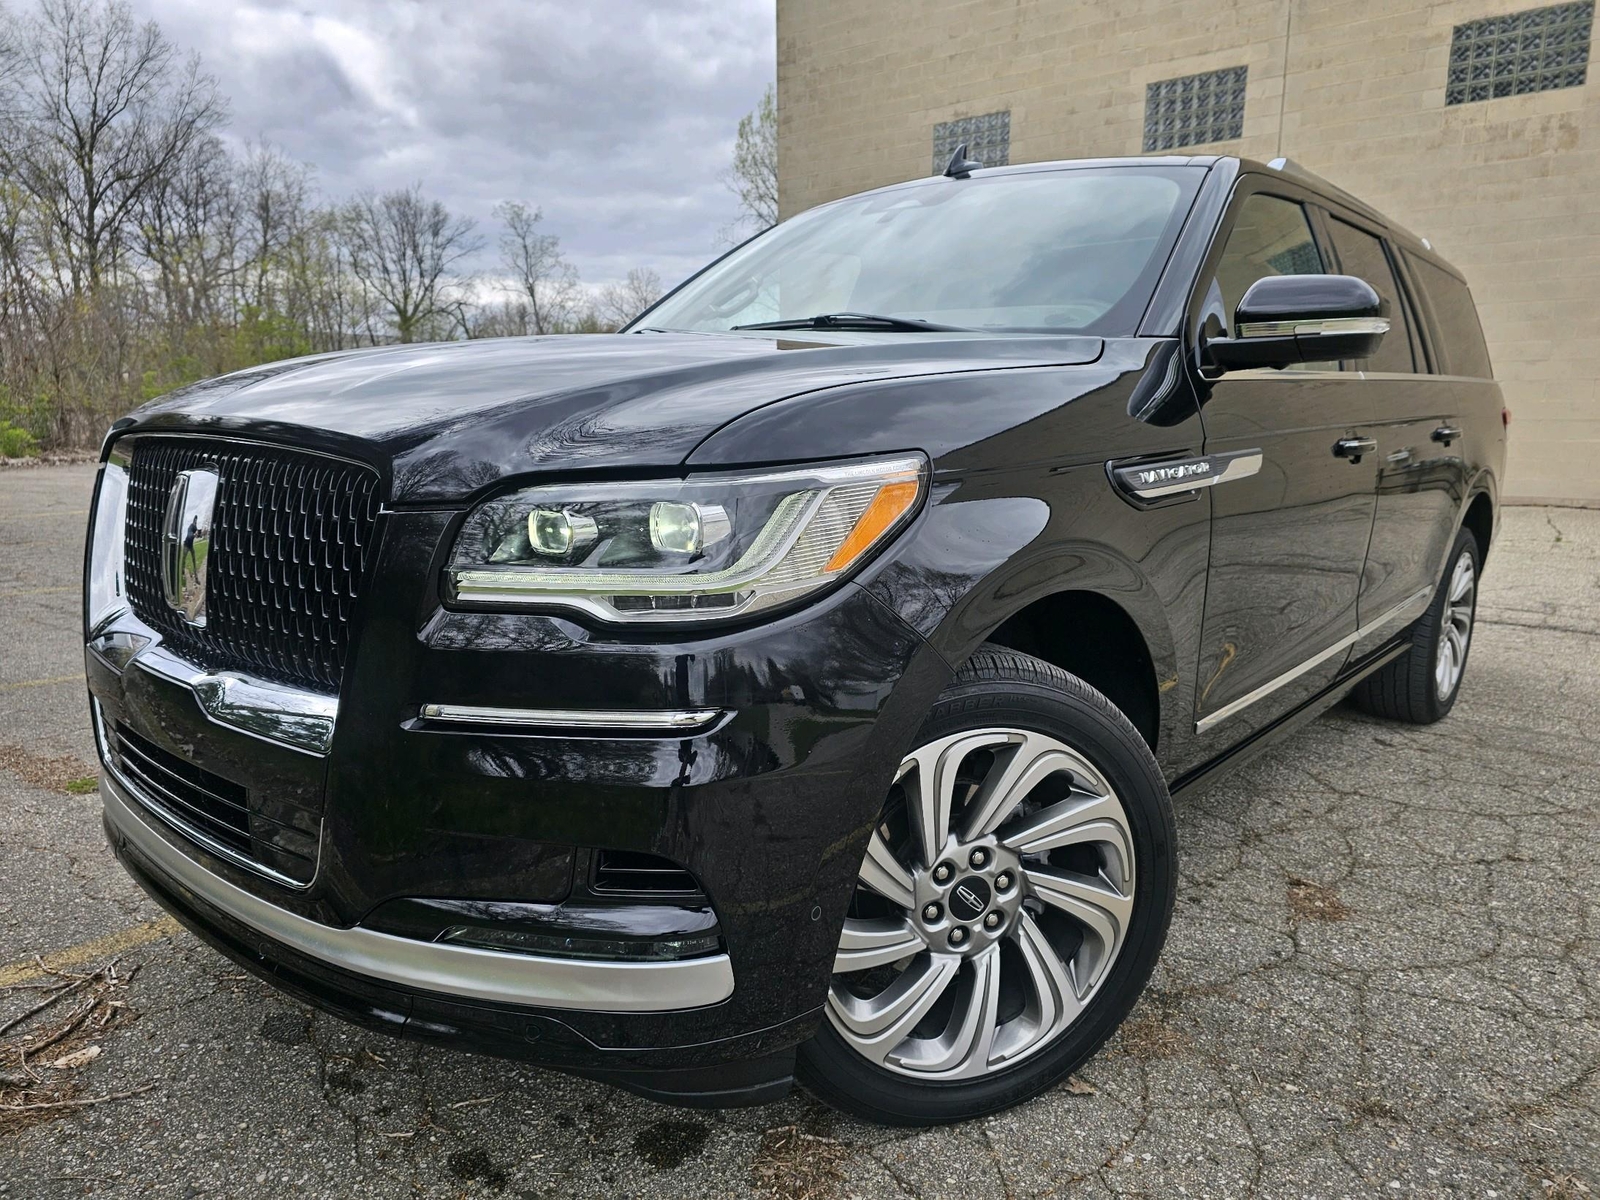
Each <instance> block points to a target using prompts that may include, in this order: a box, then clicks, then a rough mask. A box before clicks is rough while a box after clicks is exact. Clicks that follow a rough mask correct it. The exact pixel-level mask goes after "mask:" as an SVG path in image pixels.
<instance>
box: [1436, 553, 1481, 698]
mask: <svg viewBox="0 0 1600 1200" xmlns="http://www.w3.org/2000/svg"><path fill="white" fill-rule="evenodd" d="M1477 590H1478V577H1477V571H1476V569H1475V568H1474V566H1473V562H1472V552H1471V551H1470V550H1463V551H1462V552H1461V556H1460V557H1459V558H1457V559H1456V565H1455V568H1454V569H1453V570H1452V571H1451V572H1450V584H1449V588H1448V590H1447V591H1446V592H1445V601H1444V612H1443V614H1442V622H1443V623H1442V628H1441V629H1440V637H1439V646H1438V651H1437V653H1436V655H1435V659H1434V664H1433V683H1434V688H1435V690H1436V692H1437V694H1438V697H1439V699H1440V700H1441V701H1442V700H1448V699H1449V698H1450V697H1451V696H1452V695H1453V694H1454V693H1455V690H1456V685H1458V684H1459V683H1460V682H1461V673H1462V671H1464V670H1465V669H1466V665H1467V646H1468V644H1469V643H1470V642H1471V640H1472V614H1473V601H1474V599H1475V598H1476V594H1477Z"/></svg>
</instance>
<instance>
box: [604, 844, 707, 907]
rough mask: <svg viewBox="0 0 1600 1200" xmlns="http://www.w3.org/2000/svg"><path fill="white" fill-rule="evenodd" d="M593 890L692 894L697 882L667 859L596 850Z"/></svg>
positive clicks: (651, 893)
mask: <svg viewBox="0 0 1600 1200" xmlns="http://www.w3.org/2000/svg"><path fill="white" fill-rule="evenodd" d="M594 890H595V891H597V892H606V893H626V894H630V895H635V896H637V895H650V896H694V895H698V894H699V892H700V885H699V884H698V883H696V882H695V878H694V876H693V875H691V874H689V872H687V871H685V870H684V869H683V868H682V867H680V866H679V865H678V864H677V863H675V862H673V861H672V860H671V859H666V858H661V857H659V856H658V855H655V854H641V853H640V852H638V851H636V850H597V851H596V852H595V858H594Z"/></svg>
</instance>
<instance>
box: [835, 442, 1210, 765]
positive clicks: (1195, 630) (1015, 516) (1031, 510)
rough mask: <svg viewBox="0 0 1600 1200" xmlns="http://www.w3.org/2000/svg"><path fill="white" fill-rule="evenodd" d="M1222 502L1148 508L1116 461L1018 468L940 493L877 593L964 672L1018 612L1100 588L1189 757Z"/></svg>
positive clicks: (875, 583) (1170, 752) (880, 570)
mask: <svg viewBox="0 0 1600 1200" xmlns="http://www.w3.org/2000/svg"><path fill="white" fill-rule="evenodd" d="M1209 520H1210V508H1209V497H1208V496H1207V495H1206V494H1204V493H1201V494H1200V495H1198V496H1197V497H1196V498H1195V499H1194V500H1191V501H1189V502H1186V503H1179V504H1175V505H1171V506H1168V507H1165V508H1158V509H1152V510H1150V511H1146V512H1140V511H1137V510H1135V509H1133V508H1132V507H1131V506H1129V505H1128V504H1126V503H1124V502H1123V501H1122V500H1121V499H1120V498H1119V497H1118V496H1117V495H1116V494H1115V493H1114V492H1113V491H1112V489H1111V487H1110V485H1109V484H1108V482H1107V480H1106V475H1105V472H1104V470H1103V469H1100V468H1098V467H1081V468H1075V469H1069V470H1066V471H1039V472H1023V471H1019V472H1008V473H1006V474H1004V475H1000V476H996V475H985V476H980V477H976V478H973V479H969V480H966V481H963V482H961V483H959V484H949V485H945V486H943V487H936V488H935V491H934V495H933V498H932V501H931V503H930V505H929V507H928V509H927V510H926V511H925V512H924V514H923V515H922V517H921V519H920V520H919V521H918V522H917V524H916V525H915V526H914V527H913V528H912V529H911V530H910V531H909V532H908V534H907V537H906V540H905V541H904V542H903V543H902V544H901V545H899V546H897V547H896V552H895V553H894V554H893V555H892V556H891V557H889V558H887V559H886V560H884V561H883V562H881V563H880V564H877V565H876V566H875V568H874V569H872V570H870V571H869V572H868V573H867V575H866V576H865V577H864V578H863V580H862V583H863V586H865V587H866V588H867V589H868V590H869V591H871V592H872V593H873V594H874V595H876V596H877V597H878V598H879V599H880V600H882V601H883V602H884V603H885V604H886V605H887V606H888V607H890V608H892V609H893V610H894V611H895V612H896V613H898V614H899V615H900V617H901V618H902V619H903V620H905V621H906V622H907V623H908V624H910V625H911V626H912V627H913V628H915V629H916V630H917V631H918V632H919V633H921V634H922V635H923V636H924V637H925V638H927V640H928V642H929V644H930V645H931V646H932V647H933V648H934V649H935V650H936V651H938V653H939V654H940V655H941V656H942V657H943V658H944V659H945V661H946V662H947V663H949V664H950V665H951V666H952V667H956V666H959V665H960V664H961V663H962V662H964V661H965V660H966V659H967V658H968V657H969V656H970V655H971V654H972V653H973V652H974V651H975V650H976V649H977V648H978V647H979V646H980V645H982V644H983V643H984V642H985V641H987V640H988V639H989V638H990V637H991V636H992V635H993V634H994V632H995V631H996V630H997V629H999V628H1000V626H1001V625H1003V624H1004V623H1005V622H1006V621H1007V620H1009V619H1010V618H1012V617H1014V616H1016V615H1017V614H1018V613H1020V612H1022V611H1023V610H1024V609H1026V608H1028V607H1029V606H1030V605H1032V604H1035V603H1037V602H1038V601H1041V600H1044V599H1046V598H1048V597H1050V596H1054V595H1056V594H1058V593H1061V592H1091V593H1094V594H1096V595H1098V596H1101V597H1104V598H1105V599H1107V600H1110V601H1111V602H1112V603H1114V604H1116V605H1117V606H1118V607H1119V608H1120V609H1121V610H1122V611H1123V612H1124V613H1126V614H1127V615H1128V617H1129V618H1130V619H1131V620H1132V621H1133V623H1134V625H1135V626H1137V628H1138V629H1139V632H1140V634H1141V635H1142V637H1143V638H1144V642H1145V647H1146V650H1147V651H1148V653H1149V655H1150V659H1151V662H1152V664H1153V666H1154V670H1155V676H1156V678H1155V683H1156V690H1157V694H1158V696H1159V700H1160V707H1161V712H1160V725H1161V728H1160V736H1159V738H1158V745H1159V746H1160V747H1161V751H1162V752H1161V755H1160V757H1161V759H1162V760H1163V765H1164V766H1165V765H1167V764H1168V762H1169V761H1170V762H1173V763H1181V764H1183V765H1189V764H1187V759H1186V753H1185V752H1186V749H1187V746H1188V743H1189V741H1190V740H1191V739H1192V736H1193V728H1194V721H1193V712H1194V679H1195V673H1196V663H1195V653H1196V647H1197V646H1198V644H1199V629H1200V621H1201V617H1202V615H1203V606H1204V602H1205V573H1206V562H1207V555H1208V545H1209V542H1208V529H1209Z"/></svg>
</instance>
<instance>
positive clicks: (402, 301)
mask: <svg viewBox="0 0 1600 1200" xmlns="http://www.w3.org/2000/svg"><path fill="white" fill-rule="evenodd" d="M343 225H344V234H345V237H346V239H347V241H348V243H349V248H350V267H351V270H352V271H353V273H354V274H355V277H356V279H357V280H358V281H359V283H360V284H361V286H362V288H363V289H364V290H365V291H366V292H367V293H369V294H370V295H371V296H372V297H373V298H374V299H375V300H376V302H377V305H378V306H379V307H380V308H381V309H382V310H383V311H384V313H385V315H386V316H387V318H388V320H389V322H390V324H391V325H392V326H393V327H394V333H395V336H396V337H397V338H398V339H399V340H400V341H402V342H412V341H416V340H417V338H418V336H419V335H421V334H424V333H426V332H428V331H430V330H432V331H438V330H439V328H440V326H441V325H443V326H445V327H450V326H453V325H454V323H455V320H456V316H457V314H458V311H459V305H458V303H457V299H458V298H457V297H456V295H455V294H454V289H453V284H454V283H455V282H456V281H455V280H454V278H453V274H452V272H453V268H454V267H455V266H456V264H457V263H459V262H460V261H461V260H462V259H463V258H466V257H467V256H468V255H471V254H475V253H476V252H477V251H478V250H479V249H480V248H481V247H482V245H483V242H482V240H481V239H480V238H478V237H476V236H474V234H473V228H474V222H473V221H472V220H471V219H470V218H467V217H453V216H451V215H450V212H449V210H448V209H446V208H445V206H444V205H443V204H441V203H440V202H439V201H437V200H428V199H426V198H424V196H423V194H422V185H421V184H413V185H412V186H411V187H409V188H404V189H401V190H399V191H393V192H384V193H383V194H382V195H377V194H375V193H372V192H366V193H363V194H362V195H360V196H358V197H356V198H355V199H354V200H352V201H350V203H349V204H347V205H346V206H345V209H344V222H343Z"/></svg>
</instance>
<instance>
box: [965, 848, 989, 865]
mask: <svg viewBox="0 0 1600 1200" xmlns="http://www.w3.org/2000/svg"><path fill="white" fill-rule="evenodd" d="M967 861H968V862H969V863H971V864H972V866H973V868H974V869H976V868H978V867H981V866H983V864H984V863H986V862H988V861H989V852H988V851H987V850H985V849H984V848H983V847H982V846H979V847H978V848H977V849H976V850H974V851H973V852H972V853H971V854H970V855H968V857H967Z"/></svg>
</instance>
